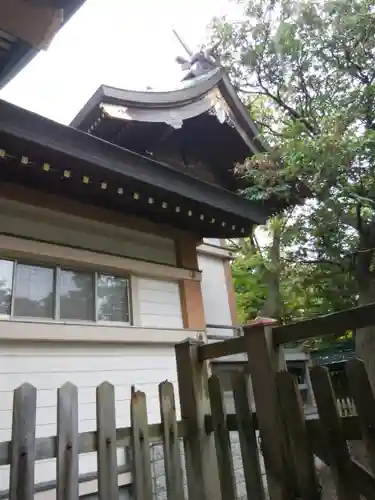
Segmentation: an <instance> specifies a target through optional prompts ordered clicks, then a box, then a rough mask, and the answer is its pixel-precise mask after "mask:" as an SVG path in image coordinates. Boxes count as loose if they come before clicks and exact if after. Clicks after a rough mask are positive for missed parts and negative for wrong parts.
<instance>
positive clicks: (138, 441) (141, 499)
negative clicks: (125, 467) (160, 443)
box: [130, 391, 152, 500]
mask: <svg viewBox="0 0 375 500" xmlns="http://www.w3.org/2000/svg"><path fill="white" fill-rule="evenodd" d="M130 408H131V409H130V412H131V429H132V451H133V454H132V465H133V491H134V496H135V498H136V500H152V476H151V461H150V441H149V435H148V422H147V405H146V395H145V393H144V392H140V391H135V392H134V393H133V394H132V395H131V402H130Z"/></svg>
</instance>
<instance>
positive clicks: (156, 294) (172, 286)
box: [137, 278, 183, 328]
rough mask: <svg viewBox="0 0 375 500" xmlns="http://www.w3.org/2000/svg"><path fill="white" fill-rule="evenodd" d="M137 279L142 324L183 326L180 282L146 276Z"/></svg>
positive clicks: (149, 325) (171, 326) (169, 326)
mask: <svg viewBox="0 0 375 500" xmlns="http://www.w3.org/2000/svg"><path fill="white" fill-rule="evenodd" d="M137 281H138V287H137V288H138V302H139V313H140V323H141V326H143V327H158V328H183V322H182V312H181V302H180V290H179V286H178V283H177V282H172V281H162V280H156V279H144V278H138V279H137Z"/></svg>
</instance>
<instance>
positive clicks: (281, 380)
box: [276, 371, 320, 500]
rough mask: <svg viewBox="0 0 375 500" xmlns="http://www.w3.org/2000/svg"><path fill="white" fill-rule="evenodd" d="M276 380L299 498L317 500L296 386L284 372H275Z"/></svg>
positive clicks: (311, 456) (311, 452)
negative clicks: (299, 493)
mask: <svg viewBox="0 0 375 500" xmlns="http://www.w3.org/2000/svg"><path fill="white" fill-rule="evenodd" d="M276 383H277V386H278V390H279V396H280V404H281V410H282V413H283V417H284V422H285V425H286V429H287V432H288V438H289V443H290V447H291V452H292V457H293V460H294V465H295V471H296V476H297V480H298V486H299V490H300V492H301V497H302V499H303V500H318V499H320V486H319V483H318V480H317V476H316V472H315V463H314V454H313V451H312V448H311V446H310V442H309V440H308V435H307V429H306V423H305V417H304V413H303V408H302V404H301V401H300V392H299V389H298V385H297V383H296V381H295V380H294V378H293V376H292V375H291V374H290V373H288V372H287V371H283V372H280V373H277V374H276Z"/></svg>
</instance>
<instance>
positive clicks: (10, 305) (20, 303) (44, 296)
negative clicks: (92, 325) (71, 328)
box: [0, 260, 131, 323]
mask: <svg viewBox="0 0 375 500" xmlns="http://www.w3.org/2000/svg"><path fill="white" fill-rule="evenodd" d="M1 315H2V316H4V315H5V316H11V317H14V318H43V319H55V320H62V321H92V322H95V321H99V322H102V321H103V322H117V323H130V319H131V318H130V286H129V279H128V278H125V277H120V276H111V275H107V274H98V273H96V272H81V271H76V270H71V269H62V268H60V267H45V266H38V265H29V264H25V263H20V262H17V261H16V262H13V261H8V260H0V316H1Z"/></svg>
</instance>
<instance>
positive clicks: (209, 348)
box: [199, 337, 245, 361]
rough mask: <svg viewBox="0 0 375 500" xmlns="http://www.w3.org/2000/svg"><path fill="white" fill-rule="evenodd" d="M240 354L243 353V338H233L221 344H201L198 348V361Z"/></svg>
mask: <svg viewBox="0 0 375 500" xmlns="http://www.w3.org/2000/svg"><path fill="white" fill-rule="evenodd" d="M241 352H245V341H244V337H234V338H231V339H228V340H222V341H221V342H212V343H210V344H202V345H201V346H199V360H200V361H204V360H207V359H216V358H221V357H223V356H229V355H231V354H239V353H241Z"/></svg>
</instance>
